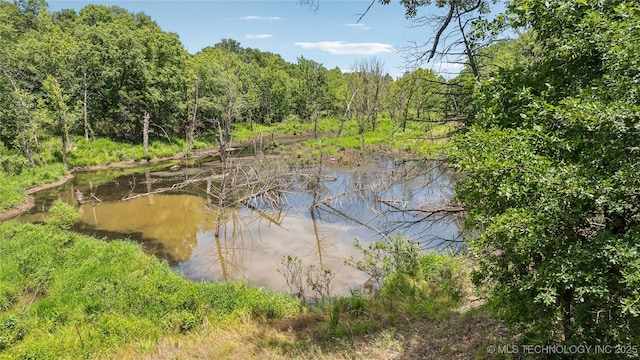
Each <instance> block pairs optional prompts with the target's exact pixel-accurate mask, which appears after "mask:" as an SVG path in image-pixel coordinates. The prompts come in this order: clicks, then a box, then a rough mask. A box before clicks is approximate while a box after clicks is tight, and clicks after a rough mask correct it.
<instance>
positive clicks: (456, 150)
mask: <svg viewBox="0 0 640 360" xmlns="http://www.w3.org/2000/svg"><path fill="white" fill-rule="evenodd" d="M509 8H510V11H511V13H512V14H511V15H513V16H514V21H515V24H516V25H524V26H528V27H529V32H530V33H531V36H532V37H533V38H534V39H536V43H535V44H532V43H529V44H527V43H525V44H523V46H525V50H526V51H523V53H526V54H528V55H527V56H528V58H529V61H528V62H516V63H514V64H513V66H514V67H513V68H503V69H501V70H500V71H499V72H497V73H494V74H493V75H494V76H493V77H492V78H490V79H487V80H486V81H483V82H482V83H481V84H480V86H479V87H478V91H477V93H476V96H475V110H474V113H473V116H472V117H471V121H470V124H471V126H470V127H469V128H468V129H467V130H466V132H465V133H464V134H461V135H460V136H458V137H457V138H456V139H455V142H454V143H455V146H453V147H452V148H451V153H450V159H451V160H452V162H453V163H454V164H455V167H456V169H457V170H458V171H460V172H463V173H465V174H466V176H465V177H464V178H463V179H462V180H461V181H460V182H459V183H458V186H457V190H456V193H457V196H458V198H459V199H460V200H461V201H462V202H463V203H464V205H465V209H466V210H467V211H468V214H469V216H468V218H467V222H466V223H467V226H469V227H473V228H474V229H476V230H480V233H479V236H477V237H476V238H474V239H470V242H469V243H470V247H471V249H472V251H473V252H474V253H475V255H476V256H477V257H478V259H479V269H478V271H477V272H476V274H475V281H476V283H477V284H483V285H486V286H487V287H488V288H489V289H491V290H492V293H493V296H494V301H495V303H497V304H499V313H500V314H501V315H502V316H504V318H506V319H507V320H509V322H510V323H511V324H512V325H513V326H514V328H515V329H516V330H517V331H521V332H522V333H523V334H524V335H525V337H524V338H523V341H526V340H531V339H534V340H535V341H538V342H542V343H563V344H576V343H583V342H586V343H606V344H610V345H613V344H620V345H628V344H635V343H637V342H638V339H640V332H639V330H638V329H640V316H639V315H638V314H639V313H640V303H639V302H638V301H637V300H638V297H639V296H640V294H639V293H638V290H637V289H638V286H639V285H640V268H639V267H638V264H639V263H640V251H639V249H638V243H637V239H638V229H639V228H640V205H639V202H638V199H639V197H638V189H639V188H640V182H639V181H640V178H639V177H638V176H637V174H638V173H639V170H640V168H639V167H638V164H640V158H639V157H638V154H639V152H638V138H640V126H638V124H639V123H640V115H639V114H640V111H639V109H640V103H639V102H638V99H639V97H638V96H637V94H638V87H637V82H638V80H639V79H640V78H639V76H640V75H638V71H637V64H639V63H640V57H639V54H640V51H639V50H640V48H639V47H638V42H637V41H632V40H631V39H633V38H637V37H638V36H640V20H639V19H640V16H638V14H640V8H638V6H637V4H636V3H635V2H628V1H605V2H598V1H591V2H590V1H572V2H566V1H560V0H557V1H556V0H553V1H542V0H518V1H513V2H511V3H510V5H509ZM566 24H572V26H566ZM614 44H615V45H614Z"/></svg>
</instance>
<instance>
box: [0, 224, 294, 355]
mask: <svg viewBox="0 0 640 360" xmlns="http://www.w3.org/2000/svg"><path fill="white" fill-rule="evenodd" d="M0 280H1V281H0V359H15V358H38V359H47V358H87V357H95V356H98V355H104V354H109V353H113V352H114V351H115V350H116V349H118V348H120V347H123V346H127V345H128V344H138V343H139V344H142V345H144V344H149V343H152V342H154V341H157V340H158V339H159V338H160V337H162V336H167V335H169V334H181V333H188V332H192V331H198V330H201V329H202V328H203V326H207V324H224V323H225V322H226V321H230V320H229V319H234V318H237V317H241V318H242V317H247V318H248V319H273V318H283V317H286V316H291V315H293V314H296V313H297V312H298V311H299V304H298V301H296V300H294V299H292V298H290V297H288V296H286V295H277V294H274V293H272V292H269V291H266V290H263V289H261V288H257V287H249V286H247V285H245V284H244V283H241V282H228V283H217V282H192V281H189V280H186V279H184V278H182V277H181V276H180V275H178V274H175V273H174V272H172V271H171V270H170V269H169V267H168V265H167V264H166V263H164V262H161V261H160V260H158V259H157V258H155V257H153V256H150V255H146V254H144V253H143V252H142V250H141V249H140V247H139V246H138V245H136V244H133V243H129V242H122V241H113V242H109V243H106V242H103V241H100V240H96V239H92V238H88V237H84V236H80V235H77V234H74V233H71V232H67V231H63V230H60V229H58V228H55V227H52V226H37V225H31V224H18V223H14V222H7V223H3V224H0Z"/></svg>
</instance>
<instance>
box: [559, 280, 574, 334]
mask: <svg viewBox="0 0 640 360" xmlns="http://www.w3.org/2000/svg"><path fill="white" fill-rule="evenodd" d="M560 302H561V306H562V335H563V337H564V339H563V340H564V341H569V340H571V339H572V338H573V290H571V289H568V290H565V291H563V292H562V293H561V294H560Z"/></svg>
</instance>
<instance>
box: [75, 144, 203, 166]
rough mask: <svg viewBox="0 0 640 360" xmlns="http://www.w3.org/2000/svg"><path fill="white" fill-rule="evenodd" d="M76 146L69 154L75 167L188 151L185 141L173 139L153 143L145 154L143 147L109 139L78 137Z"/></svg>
mask: <svg viewBox="0 0 640 360" xmlns="http://www.w3.org/2000/svg"><path fill="white" fill-rule="evenodd" d="M76 145H77V146H76V149H74V150H73V151H71V152H69V160H68V162H69V164H70V165H73V166H91V165H103V164H112V163H117V162H122V161H140V160H145V159H155V158H162V157H169V156H172V155H175V154H177V153H180V152H183V151H186V149H187V145H186V142H185V140H183V139H171V140H170V141H169V142H167V141H165V140H154V141H151V142H150V143H149V152H145V151H144V149H143V147H142V145H132V144H129V143H122V142H117V141H112V140H109V139H96V140H92V141H85V140H84V139H82V138H79V137H78V138H76ZM204 145H205V144H204V143H195V146H194V148H199V147H204Z"/></svg>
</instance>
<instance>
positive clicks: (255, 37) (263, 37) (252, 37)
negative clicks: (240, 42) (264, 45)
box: [245, 34, 273, 39]
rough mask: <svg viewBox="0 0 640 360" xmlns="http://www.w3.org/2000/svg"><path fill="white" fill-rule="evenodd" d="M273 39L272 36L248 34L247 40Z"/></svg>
mask: <svg viewBox="0 0 640 360" xmlns="http://www.w3.org/2000/svg"><path fill="white" fill-rule="evenodd" d="M270 37H273V35H271V34H247V35H246V36H245V38H247V39H268V38H270Z"/></svg>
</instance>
